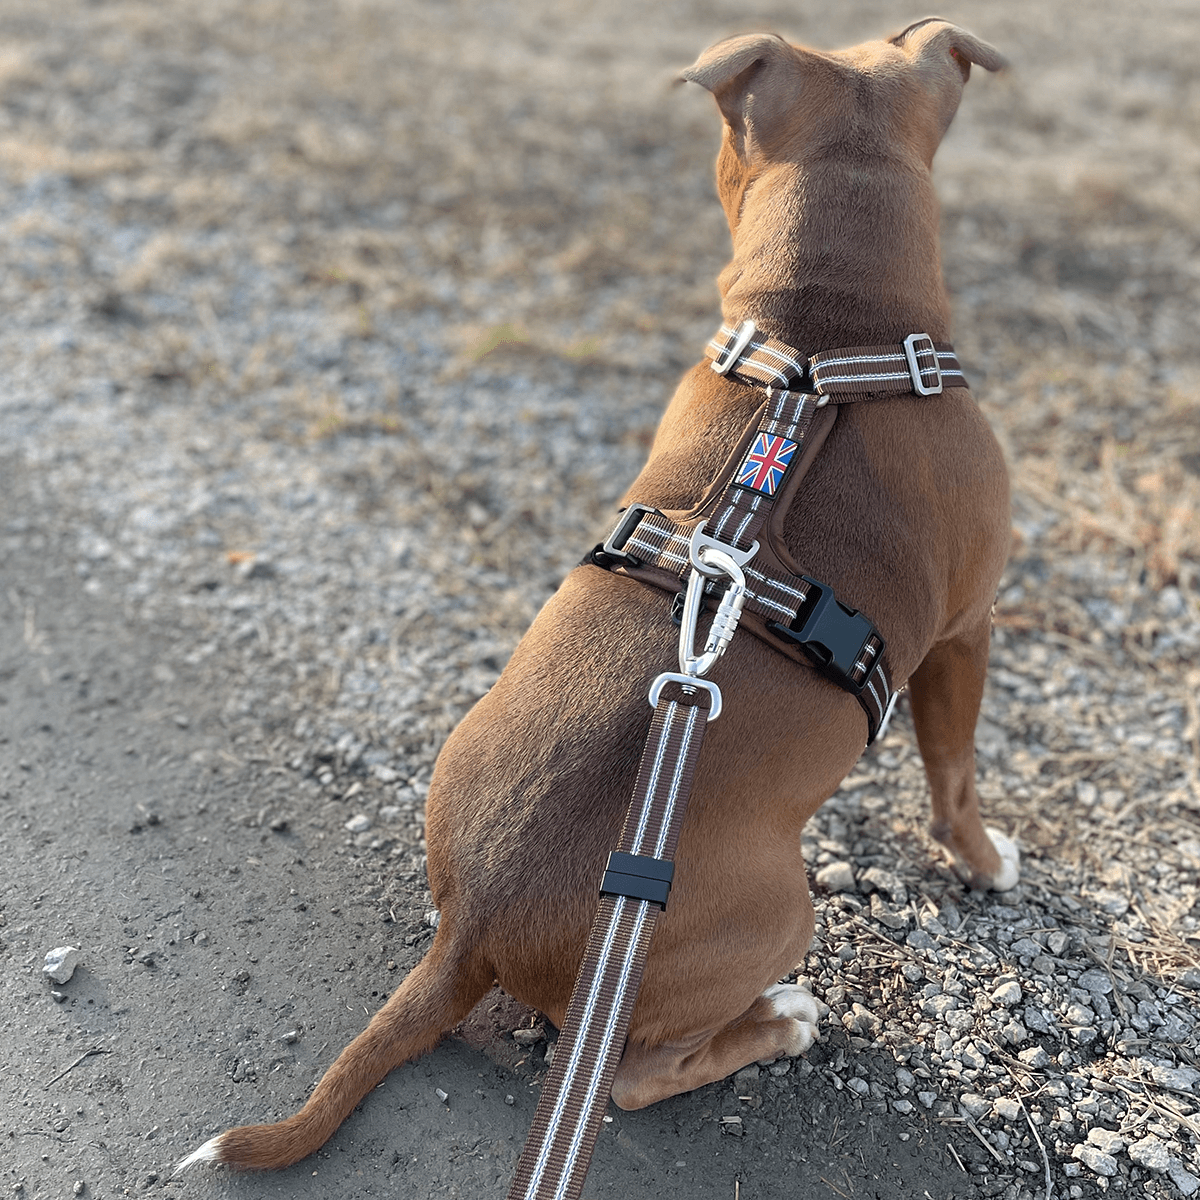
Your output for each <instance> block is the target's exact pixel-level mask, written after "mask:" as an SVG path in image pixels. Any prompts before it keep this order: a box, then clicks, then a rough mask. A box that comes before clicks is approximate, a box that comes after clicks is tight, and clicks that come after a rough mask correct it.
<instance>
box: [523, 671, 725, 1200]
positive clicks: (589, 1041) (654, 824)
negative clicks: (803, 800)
mask: <svg viewBox="0 0 1200 1200" xmlns="http://www.w3.org/2000/svg"><path fill="white" fill-rule="evenodd" d="M711 702H712V693H711V692H710V691H708V690H707V689H706V688H705V687H704V686H702V685H700V686H691V685H688V684H685V683H680V682H674V681H672V682H667V683H665V684H664V685H663V687H662V689H661V691H660V692H659V696H658V703H657V704H656V705H655V709H654V717H653V719H652V721H651V723H650V732H649V735H648V736H647V738H646V745H645V749H644V750H643V751H642V761H641V766H640V767H639V768H638V777H637V784H636V786H635V788H634V793H633V799H632V801H631V803H630V806H629V812H628V814H627V815H626V818H625V827H624V829H623V830H622V831H621V840H620V842H619V843H618V845H617V850H616V852H614V853H613V854H612V855H610V856H609V866H608V870H607V871H606V872H605V875H604V879H603V881H602V882H601V898H600V907H599V909H598V911H597V913H596V917H595V920H594V921H593V923H592V931H591V935H590V937H589V939H588V944H587V949H586V951H585V952H584V956H583V961H582V962H581V963H580V964H579V974H578V976H577V977H576V980H575V986H574V989H573V990H572V992H571V1001H570V1004H569V1006H568V1008H567V1016H566V1020H565V1021H564V1022H563V1027H562V1030H561V1032H560V1034H559V1038H558V1045H557V1046H556V1048H555V1051H554V1062H553V1064H552V1065H551V1068H550V1072H549V1074H548V1075H547V1077H546V1082H545V1084H544V1085H543V1087H542V1095H541V1098H540V1100H539V1101H538V1106H537V1112H536V1113H535V1115H534V1119H533V1127H532V1128H531V1129H530V1131H529V1137H528V1139H527V1140H526V1142H525V1148H524V1150H523V1151H522V1153H521V1158H520V1161H519V1163H518V1164H517V1172H516V1176H515V1177H514V1179H513V1182H512V1186H511V1187H510V1188H509V1190H508V1200H575V1198H576V1197H578V1195H579V1193H580V1191H581V1190H582V1189H583V1181H584V1177H585V1176H586V1174H587V1168H588V1163H589V1162H590V1161H591V1156H592V1148H593V1146H594V1145H595V1142H596V1137H597V1135H598V1134H599V1132H600V1126H601V1124H602V1122H603V1119H604V1110H605V1108H606V1107H607V1105H608V1097H609V1093H610V1092H611V1091H612V1084H613V1079H614V1077H615V1075H616V1072H617V1065H618V1063H619V1062H620V1059H621V1053H622V1051H623V1050H624V1048H625V1038H626V1034H627V1032H628V1030H629V1019H630V1017H631V1016H632V1015H633V1006H634V1002H635V1001H636V999H637V993H638V987H639V986H640V984H641V979H642V971H643V970H644V968H645V965H646V955H647V953H648V952H649V949H650V938H651V936H652V935H653V933H654V924H655V921H656V920H657V919H658V914H659V912H660V911H661V910H662V909H663V908H665V907H666V897H667V892H669V891H670V886H671V884H670V880H671V876H672V875H673V873H674V864H673V862H672V861H671V860H672V858H673V857H674V854H675V845H676V842H677V841H678V839H679V830H680V827H681V826H682V824H683V815H684V812H685V811H686V809H687V802H688V795H689V793H690V791H691V785H692V774H693V772H694V770H695V767H696V759H697V757H698V756H699V753H700V744H701V742H702V741H703V740H704V730H705V727H706V725H707V723H708V718H709V711H710V707H711Z"/></svg>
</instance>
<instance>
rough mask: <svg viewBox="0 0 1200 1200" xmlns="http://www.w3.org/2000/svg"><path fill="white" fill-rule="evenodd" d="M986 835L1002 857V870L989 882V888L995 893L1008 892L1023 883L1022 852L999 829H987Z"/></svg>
mask: <svg viewBox="0 0 1200 1200" xmlns="http://www.w3.org/2000/svg"><path fill="white" fill-rule="evenodd" d="M984 833H986V834H987V835H988V837H989V838H990V839H991V842H992V845H993V846H995V847H996V852H997V853H998V854H999V855H1000V870H999V871H997V872H996V877H995V879H993V880H991V881H989V883H988V887H990V888H991V889H992V891H994V892H1007V891H1009V890H1010V889H1012V888H1015V887H1016V886H1017V884H1018V883H1020V881H1021V851H1020V850H1019V849H1017V843H1016V842H1014V841H1013V840H1012V838H1010V837H1006V836H1005V835H1004V834H1002V833H1001V832H1000V830H998V829H985V830H984Z"/></svg>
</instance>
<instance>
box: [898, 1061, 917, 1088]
mask: <svg viewBox="0 0 1200 1200" xmlns="http://www.w3.org/2000/svg"><path fill="white" fill-rule="evenodd" d="M916 1082H917V1077H916V1076H915V1075H914V1074H913V1073H912V1072H911V1071H910V1070H909V1069H908V1068H907V1067H897V1068H896V1086H897V1087H898V1088H899V1089H900V1090H901V1091H902V1092H909V1091H912V1089H913V1085H914V1084H915V1083H916Z"/></svg>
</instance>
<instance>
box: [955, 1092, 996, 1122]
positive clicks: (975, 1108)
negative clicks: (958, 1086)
mask: <svg viewBox="0 0 1200 1200" xmlns="http://www.w3.org/2000/svg"><path fill="white" fill-rule="evenodd" d="M958 1102H959V1103H960V1104H961V1105H962V1106H963V1110H964V1111H965V1112H967V1113H969V1114H970V1115H971V1116H972V1117H974V1118H975V1119H976V1120H978V1119H979V1118H980V1117H982V1116H986V1115H987V1113H989V1112H990V1111H991V1108H992V1102H991V1101H990V1100H988V1099H987V1098H986V1097H985V1096H979V1095H976V1094H975V1093H974V1092H963V1094H962V1095H961V1096H959V1098H958Z"/></svg>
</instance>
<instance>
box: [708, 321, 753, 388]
mask: <svg viewBox="0 0 1200 1200" xmlns="http://www.w3.org/2000/svg"><path fill="white" fill-rule="evenodd" d="M756 329H757V326H756V325H755V324H754V322H753V321H743V322H742V323H741V324H740V325H739V326H738V327H737V331H736V332H735V333H734V335H733V341H732V342H730V343H729V345H728V346H726V347H725V349H724V350H722V351H721V353H720V354H718V355H717V357H716V358H714V359H713V360H712V362H711V363H709V366H711V367H712V369H713V370H714V371H716V373H717V374H718V375H726V374H728V373H729V372H730V371H731V370H733V367H734V365H735V364H736V363H737V360H738V359H739V358H741V357H742V352H743V351H744V350H745V349H746V347H747V346H748V345H750V339H751V338H752V337H753V336H754V334H755V331H756Z"/></svg>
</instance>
